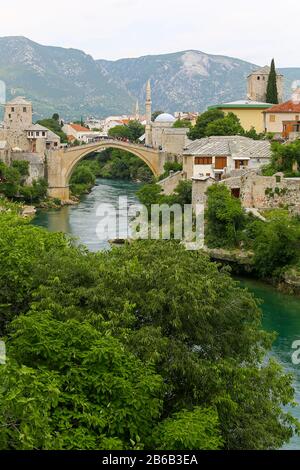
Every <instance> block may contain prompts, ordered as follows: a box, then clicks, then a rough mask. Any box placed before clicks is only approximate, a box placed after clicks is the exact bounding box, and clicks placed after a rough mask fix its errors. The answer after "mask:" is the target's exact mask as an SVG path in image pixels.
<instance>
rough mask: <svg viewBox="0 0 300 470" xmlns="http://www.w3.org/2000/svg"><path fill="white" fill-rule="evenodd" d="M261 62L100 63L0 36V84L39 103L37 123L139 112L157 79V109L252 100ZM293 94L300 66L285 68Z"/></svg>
mask: <svg viewBox="0 0 300 470" xmlns="http://www.w3.org/2000/svg"><path fill="white" fill-rule="evenodd" d="M256 68H258V65H255V64H251V63H249V62H245V61H243V60H240V59H235V58H231V57H225V56H216V55H210V54H205V53H203V52H200V51H193V50H190V51H183V52H177V53H173V54H163V55H153V56H145V57H140V58H134V59H120V60H116V61H108V60H94V59H93V58H92V57H91V56H90V55H87V54H85V53H84V52H82V51H80V50H77V49H65V48H62V47H52V46H42V45H40V44H37V43H35V42H33V41H31V40H29V39H27V38H24V37H19V36H16V37H4V38H0V80H4V81H5V82H6V85H7V95H8V96H7V97H8V99H9V98H11V97H12V96H16V95H23V96H26V97H27V98H29V99H31V100H32V101H33V104H34V110H35V112H36V114H35V118H36V119H37V118H41V117H46V116H49V115H51V114H53V113H54V112H59V114H60V115H61V116H63V117H65V118H66V119H74V118H80V117H81V116H87V115H94V116H98V117H100V116H107V115H109V114H120V113H131V112H132V110H133V107H134V104H135V101H136V99H138V100H139V101H140V104H141V109H143V104H144V101H145V84H146V82H147V80H148V79H149V78H150V79H151V84H152V95H153V96H152V100H153V110H155V109H161V110H164V111H168V112H175V111H186V110H189V111H202V110H204V109H206V107H207V106H208V105H209V104H214V103H218V102H222V101H229V100H236V99H240V98H243V97H245V95H246V77H247V75H248V74H249V73H250V72H251V71H252V70H254V69H256ZM279 70H280V72H281V73H283V74H284V75H285V77H286V93H287V96H289V95H290V89H291V83H292V81H293V80H297V79H299V78H300V68H288V69H279Z"/></svg>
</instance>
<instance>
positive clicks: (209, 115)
mask: <svg viewBox="0 0 300 470" xmlns="http://www.w3.org/2000/svg"><path fill="white" fill-rule="evenodd" d="M214 135H222V136H226V135H242V136H245V137H249V138H251V139H255V140H259V139H261V138H262V137H263V134H258V133H257V132H256V130H255V129H254V127H252V128H251V129H250V130H248V131H246V130H245V129H244V128H243V127H242V125H241V122H240V120H239V118H238V117H237V116H236V115H235V114H234V113H228V114H226V115H225V113H224V112H223V111H221V110H220V109H210V110H208V111H206V112H204V113H203V114H200V116H198V118H197V121H196V124H195V126H194V127H192V128H191V129H190V132H189V138H190V139H192V140H195V139H201V138H203V137H210V136H214Z"/></svg>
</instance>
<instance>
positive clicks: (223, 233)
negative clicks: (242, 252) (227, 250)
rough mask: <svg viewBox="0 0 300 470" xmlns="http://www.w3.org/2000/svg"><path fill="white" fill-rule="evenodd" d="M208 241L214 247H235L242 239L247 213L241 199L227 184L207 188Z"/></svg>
mask: <svg viewBox="0 0 300 470" xmlns="http://www.w3.org/2000/svg"><path fill="white" fill-rule="evenodd" d="M206 222H207V223H206V242H207V244H208V245H209V246H213V247H220V248H222V247H234V246H237V245H238V243H239V240H240V231H241V230H242V228H243V226H244V223H245V214H244V210H243V208H242V205H241V201H240V199H237V198H235V197H232V196H231V193H230V191H229V189H228V188H227V186H225V185H224V184H214V185H212V186H210V187H209V188H208V190H207V210H206Z"/></svg>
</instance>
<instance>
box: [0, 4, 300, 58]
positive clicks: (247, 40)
mask: <svg viewBox="0 0 300 470" xmlns="http://www.w3.org/2000/svg"><path fill="white" fill-rule="evenodd" d="M1 3H3V2H1ZM299 13H300V4H299V2H298V1H297V0H285V2H284V8H281V9H279V8H276V7H275V4H274V1H273V0H263V1H262V0H252V1H251V2H245V1H241V0H226V2H225V1H224V0H214V1H212V2H207V1H202V0H189V1H188V2H184V1H182V0H147V1H145V0H89V2H82V0H72V1H71V0H63V1H62V0H51V2H50V4H48V5H47V8H44V7H43V5H42V4H41V3H40V2H39V1H37V0H27V1H26V2H24V1H23V0H10V2H5V3H4V4H2V5H1V8H0V17H1V34H2V35H23V36H27V37H29V38H30V39H32V40H35V41H37V42H40V43H42V44H48V45H50V44H51V45H58V46H63V47H75V48H79V49H83V50H84V51H85V52H87V53H89V54H91V55H93V56H94V57H95V58H107V59H116V58H121V57H132V56H140V55H146V54H158V53H165V52H175V51H179V50H186V49H199V50H202V51H204V52H209V53H215V54H224V55H230V56H233V57H238V58H242V59H245V60H249V61H251V62H254V63H256V64H259V65H264V64H265V63H269V62H270V59H271V58H272V57H273V56H274V57H275V59H276V64H277V65H280V66H298V65H299V63H297V59H298V57H299V54H298V37H297V36H296V34H297V33H296V30H297V28H296V23H295V27H290V25H291V21H293V20H292V19H293V18H298V17H299Z"/></svg>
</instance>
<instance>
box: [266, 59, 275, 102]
mask: <svg viewBox="0 0 300 470" xmlns="http://www.w3.org/2000/svg"><path fill="white" fill-rule="evenodd" d="M266 101H267V103H272V104H278V90H277V75H276V69H275V62H274V59H272V62H271V70H270V74H269V79H268V86H267V98H266Z"/></svg>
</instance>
